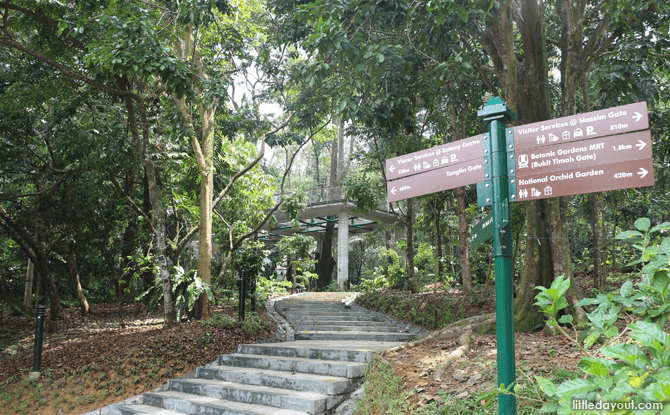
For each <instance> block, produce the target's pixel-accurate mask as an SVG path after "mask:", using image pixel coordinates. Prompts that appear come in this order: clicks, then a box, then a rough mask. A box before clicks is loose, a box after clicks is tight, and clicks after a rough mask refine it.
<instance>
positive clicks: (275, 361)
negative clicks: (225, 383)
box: [218, 333, 366, 378]
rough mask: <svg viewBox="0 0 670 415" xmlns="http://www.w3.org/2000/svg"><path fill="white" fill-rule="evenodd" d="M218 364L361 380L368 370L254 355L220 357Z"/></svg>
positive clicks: (354, 365) (355, 365)
mask: <svg viewBox="0 0 670 415" xmlns="http://www.w3.org/2000/svg"><path fill="white" fill-rule="evenodd" d="M305 334H307V333H305ZM296 337H297V335H296ZM218 364H219V366H234V367H250V368H254V369H268V370H277V371H282V372H295V373H308V374H312V375H328V376H336V377H343V378H360V377H362V376H363V373H365V368H366V364H365V363H357V362H341V361H332V360H316V359H304V358H299V357H282V356H263V355H253V354H227V355H219V359H218Z"/></svg>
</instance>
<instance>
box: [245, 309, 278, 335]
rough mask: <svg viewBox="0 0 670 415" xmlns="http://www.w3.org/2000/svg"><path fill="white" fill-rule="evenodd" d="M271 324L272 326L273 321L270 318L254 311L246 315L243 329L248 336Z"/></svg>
mask: <svg viewBox="0 0 670 415" xmlns="http://www.w3.org/2000/svg"><path fill="white" fill-rule="evenodd" d="M270 326H272V322H271V321H270V320H267V319H264V318H261V317H260V316H258V315H256V314H254V313H251V314H249V315H248V316H246V317H245V319H244V321H243V322H242V330H243V331H244V334H246V335H247V336H253V335H255V334H256V333H258V332H259V331H263V330H265V329H267V328H268V327H270Z"/></svg>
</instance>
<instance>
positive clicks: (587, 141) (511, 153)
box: [386, 97, 654, 415]
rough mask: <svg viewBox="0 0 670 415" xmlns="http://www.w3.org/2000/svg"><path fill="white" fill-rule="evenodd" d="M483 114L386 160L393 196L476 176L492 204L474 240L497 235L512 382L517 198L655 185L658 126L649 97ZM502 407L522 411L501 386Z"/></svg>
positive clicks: (493, 106)
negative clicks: (447, 137) (520, 117)
mask: <svg viewBox="0 0 670 415" xmlns="http://www.w3.org/2000/svg"><path fill="white" fill-rule="evenodd" d="M478 115H479V116H480V117H482V118H483V119H484V121H490V124H489V132H488V133H487V134H482V135H478V136H474V137H469V138H466V139H464V140H460V141H456V142H453V143H449V144H444V145H441V146H437V147H433V148H430V149H427V150H422V151H418V152H415V153H411V154H405V155H404V156H400V157H395V158H393V159H389V160H387V161H386V176H387V179H388V182H387V190H388V200H389V202H395V201H398V200H403V199H408V198H411V197H416V196H422V195H426V194H430V193H435V192H439V191H442V190H447V189H453V188H455V187H460V186H466V185H469V184H474V183H477V193H478V194H477V198H478V200H479V204H480V206H488V205H490V206H492V212H491V213H490V214H489V215H488V216H487V217H485V218H484V220H482V221H481V222H479V223H478V224H477V225H475V226H473V228H472V242H471V243H472V246H473V247H476V246H478V245H480V244H482V243H484V242H485V241H487V240H488V239H490V238H491V237H493V256H494V258H495V275H496V279H495V281H496V336H497V341H498V385H499V386H503V385H504V387H505V388H506V389H508V388H510V387H512V386H513V385H514V382H515V381H516V375H515V364H514V313H513V309H512V298H513V295H512V292H513V291H512V282H513V281H512V239H511V229H512V223H511V212H510V203H511V202H516V201H527V200H537V199H545V198H550V197H558V196H568V195H576V194H581V193H593V192H602V191H606V190H617V189H626V188H631V187H644V186H652V185H653V184H654V164H653V160H652V151H651V134H650V133H649V131H648V130H646V129H647V128H649V118H648V115H647V104H646V102H638V103H636V104H629V105H622V106H619V107H616V108H610V109H605V110H600V111H593V112H589V113H587V114H580V115H573V116H569V117H563V118H558V119H555V120H549V121H543V122H539V123H534V124H527V125H523V126H519V127H513V128H507V129H505V123H506V122H508V121H510V120H511V119H513V118H515V115H514V113H513V112H512V111H511V110H510V109H509V107H507V105H505V103H504V102H503V101H502V100H501V99H500V98H497V97H496V98H492V99H491V100H489V102H488V103H487V104H486V105H485V106H484V108H483V109H482V110H481V111H479V112H478ZM640 130H645V131H640ZM624 133H628V134H624ZM482 150H483V151H482ZM498 409H499V413H500V414H511V415H514V414H516V397H515V396H514V395H511V394H499V395H498Z"/></svg>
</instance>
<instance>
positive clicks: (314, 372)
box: [109, 293, 423, 415]
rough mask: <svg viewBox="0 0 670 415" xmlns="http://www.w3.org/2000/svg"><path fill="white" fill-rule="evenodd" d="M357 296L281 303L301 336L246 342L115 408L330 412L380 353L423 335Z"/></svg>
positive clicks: (218, 413) (169, 414)
mask: <svg viewBox="0 0 670 415" xmlns="http://www.w3.org/2000/svg"><path fill="white" fill-rule="evenodd" d="M350 296H351V293H305V294H299V295H296V296H291V297H289V298H286V299H283V300H281V301H277V302H275V303H274V307H275V309H276V311H277V312H279V313H280V314H281V315H282V316H284V317H285V318H286V320H287V321H288V322H289V323H290V326H291V327H292V328H293V330H290V333H289V336H288V340H291V338H293V341H287V342H281V343H264V344H245V345H241V346H240V348H239V350H238V352H237V353H235V354H227V355H220V356H219V358H218V359H217V361H216V362H214V363H213V364H211V365H209V366H207V367H200V368H198V369H197V370H196V373H195V376H194V378H190V379H171V380H170V381H169V382H168V384H167V387H166V388H165V390H162V391H156V392H147V393H145V394H144V395H143V396H142V403H141V404H127V405H126V404H119V405H114V406H112V407H110V411H109V413H111V414H117V415H131V414H156V415H173V414H174V415H176V414H191V415H210V414H211V415H256V414H258V415H261V414H263V415H303V414H312V415H317V414H329V413H331V412H333V410H334V409H335V408H336V407H337V406H338V405H339V404H340V403H342V402H343V401H344V400H346V399H347V398H348V397H349V395H350V394H351V392H353V391H354V390H356V388H357V387H358V386H359V384H360V383H361V381H362V378H363V375H364V373H365V369H366V365H367V362H368V361H369V360H370V359H371V358H372V355H373V354H374V353H375V352H377V351H380V350H383V349H386V348H389V347H393V346H396V345H398V344H401V343H403V342H407V341H410V340H413V339H415V338H417V336H418V335H421V334H423V331H422V330H420V329H418V328H416V327H413V326H407V325H405V324H402V323H400V322H398V321H396V320H393V319H391V318H388V317H386V316H384V315H381V314H377V313H374V312H371V311H368V310H365V309H363V308H361V307H358V306H355V305H353V306H352V305H351V302H352V298H351V297H350ZM291 334H293V335H291Z"/></svg>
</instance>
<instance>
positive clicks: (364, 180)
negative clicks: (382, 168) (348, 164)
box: [340, 171, 386, 214]
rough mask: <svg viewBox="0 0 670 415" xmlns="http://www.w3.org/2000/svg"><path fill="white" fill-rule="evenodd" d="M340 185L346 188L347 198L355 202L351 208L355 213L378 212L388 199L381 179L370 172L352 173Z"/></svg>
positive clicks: (345, 194)
mask: <svg viewBox="0 0 670 415" xmlns="http://www.w3.org/2000/svg"><path fill="white" fill-rule="evenodd" d="M340 184H342V185H343V186H344V196H345V198H346V199H348V200H353V201H354V202H355V204H354V206H353V207H352V208H351V211H352V212H354V213H363V214H365V213H368V212H370V211H372V210H376V209H378V207H379V206H381V205H382V203H383V201H384V199H385V197H386V193H385V191H384V187H383V182H382V180H381V178H379V177H378V176H376V175H373V174H372V173H370V172H368V171H358V172H355V173H353V174H352V173H350V174H348V175H347V176H346V177H345V178H344V179H343V180H342V181H341V182H340Z"/></svg>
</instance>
